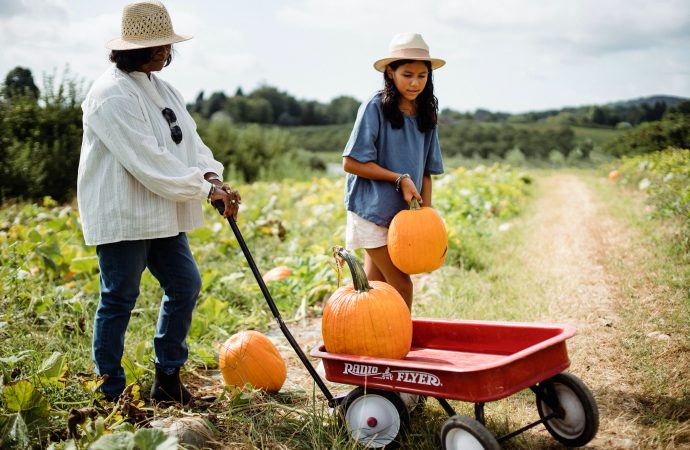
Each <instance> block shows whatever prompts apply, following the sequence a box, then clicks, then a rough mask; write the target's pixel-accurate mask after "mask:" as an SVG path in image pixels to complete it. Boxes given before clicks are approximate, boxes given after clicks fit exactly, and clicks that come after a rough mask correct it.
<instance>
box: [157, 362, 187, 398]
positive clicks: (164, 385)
mask: <svg viewBox="0 0 690 450" xmlns="http://www.w3.org/2000/svg"><path fill="white" fill-rule="evenodd" d="M191 399H192V393H191V392H189V391H188V390H187V388H186V387H185V385H184V384H182V381H180V369H179V368H177V369H175V372H173V373H172V374H170V375H167V374H166V373H165V372H163V371H162V370H161V369H159V368H158V367H156V377H155V378H154V380H153V386H151V400H155V401H157V402H177V403H181V404H183V405H186V404H187V403H189V402H190V400H191Z"/></svg>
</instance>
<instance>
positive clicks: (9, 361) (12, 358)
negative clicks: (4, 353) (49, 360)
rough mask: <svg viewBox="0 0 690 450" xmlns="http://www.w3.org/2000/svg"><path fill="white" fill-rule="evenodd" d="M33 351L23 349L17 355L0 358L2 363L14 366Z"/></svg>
mask: <svg viewBox="0 0 690 450" xmlns="http://www.w3.org/2000/svg"><path fill="white" fill-rule="evenodd" d="M33 352H34V350H22V351H21V352H19V353H17V354H16V355H12V356H8V357H7V358H0V363H3V364H8V365H10V366H14V365H15V364H17V363H18V362H19V361H21V360H22V359H24V358H26V357H27V356H29V355H30V354H31V353H33Z"/></svg>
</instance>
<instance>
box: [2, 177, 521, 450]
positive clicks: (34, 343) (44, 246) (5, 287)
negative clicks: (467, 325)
mask: <svg viewBox="0 0 690 450" xmlns="http://www.w3.org/2000/svg"><path fill="white" fill-rule="evenodd" d="M527 181H529V178H528V177H526V176H525V175H524V174H521V173H520V172H517V171H515V170H512V169H510V168H507V167H505V166H499V165H495V166H491V167H480V168H476V169H473V170H466V169H458V170H456V171H453V172H450V173H448V174H446V175H443V176H441V177H438V178H437V179H436V181H435V187H434V192H435V193H434V206H435V207H436V208H437V209H438V210H439V211H440V212H441V214H442V215H443V217H444V219H445V220H446V223H447V226H448V230H449V237H450V239H451V248H450V254H449V258H448V264H453V265H458V266H462V267H465V268H467V269H473V270H482V265H483V264H484V260H483V256H482V252H483V251H484V249H483V248H482V245H483V244H484V243H485V241H486V239H487V238H488V236H489V233H490V232H489V229H491V228H492V227H491V223H492V222H493V221H501V222H502V221H506V220H509V219H510V218H511V217H513V216H514V215H515V214H517V213H518V212H519V211H520V208H521V205H522V204H523V201H524V199H525V197H526V195H527V192H528V186H527ZM237 188H238V189H239V191H240V192H241V194H242V199H243V206H242V209H241V211H240V215H239V220H238V224H239V227H240V229H241V230H242V233H243V235H244V237H245V239H246V241H247V243H248V245H249V247H250V248H251V250H252V254H253V256H254V259H255V261H256V264H257V266H258V268H259V270H260V271H261V272H262V273H265V272H266V271H268V270H269V269H270V268H272V267H274V266H278V265H285V266H288V267H290V268H291V269H292V272H293V273H292V275H291V276H289V277H287V278H285V279H282V280H279V281H272V282H270V283H269V289H270V292H271V295H272V297H273V298H274V300H275V301H276V303H277V305H278V308H279V309H280V311H281V313H282V315H283V317H284V318H286V319H288V320H289V319H291V318H300V317H304V316H319V315H320V312H321V309H322V305H323V302H324V301H325V300H326V299H327V298H328V297H329V296H330V294H331V293H332V292H334V291H335V289H336V286H337V272H336V270H335V268H334V267H333V258H332V254H331V248H332V246H333V245H338V244H342V243H343V242H342V241H343V235H344V228H345V211H344V208H343V207H342V196H343V190H344V177H339V178H338V179H327V178H321V179H312V180H310V181H304V182H302V181H299V182H297V181H283V182H257V183H253V184H251V185H240V186H237ZM205 213H206V224H207V227H205V228H202V229H199V230H195V231H193V232H190V233H188V237H189V242H190V246H191V247H192V249H193V251H194V255H195V258H196V260H197V262H198V265H199V269H200V272H201V277H202V280H203V290H202V292H201V295H200V298H199V301H198V304H197V308H196V310H195V313H194V318H193V322H192V328H191V331H190V335H189V339H188V341H189V348H190V361H189V363H188V364H187V366H186V367H187V368H195V367H200V368H213V367H216V365H217V351H216V349H217V346H218V345H219V343H221V342H223V341H224V340H225V339H227V338H228V337H229V336H230V335H232V334H233V333H235V332H237V331H239V330H246V329H257V330H262V331H265V330H267V329H268V327H269V326H270V324H271V323H272V322H273V319H272V317H271V314H270V312H269V310H268V308H267V307H266V305H265V301H264V299H263V296H262V294H261V292H260V290H259V288H258V286H257V283H256V281H255V280H254V278H253V276H252V274H251V272H250V271H249V269H248V267H247V263H246V261H245V259H244V256H243V254H242V252H241V250H240V248H239V246H238V244H237V241H236V239H235V237H234V236H233V234H232V232H231V231H230V229H229V226H228V224H227V223H226V222H225V221H224V219H223V218H222V217H221V216H219V215H218V213H217V212H216V211H215V210H213V209H212V208H211V207H210V206H207V207H206V209H205ZM494 228H495V227H494ZM98 278H99V277H98V265H97V260H96V258H95V252H94V248H93V247H86V246H85V245H84V244H83V237H82V234H81V229H80V225H79V216H78V213H77V211H76V210H75V209H73V208H72V207H71V206H61V205H58V204H56V202H54V201H53V200H51V199H45V200H44V202H43V204H42V205H36V204H16V205H7V206H6V207H4V208H3V209H2V210H0V279H1V280H2V283H0V339H1V340H2V342H3V345H2V346H0V363H1V364H0V368H1V369H2V377H1V380H2V382H0V386H3V385H4V386H5V390H4V397H2V399H3V400H2V401H0V436H2V437H1V439H4V440H5V441H4V442H3V444H2V445H3V448H5V447H8V448H13V447H19V448H25V447H27V446H28V447H30V446H33V447H35V448H39V447H45V446H46V444H47V441H46V439H47V436H49V435H51V434H53V435H56V434H57V435H60V430H64V427H65V421H64V418H65V416H66V415H67V414H68V413H69V411H70V410H71V408H74V407H86V406H89V404H90V403H91V402H92V401H93V400H94V398H95V397H96V396H97V395H98V394H95V393H94V392H95V390H96V388H97V387H98V378H96V377H95V376H94V375H93V374H91V372H92V370H93V363H92V362H91V360H90V348H91V343H90V340H91V334H92V328H91V327H92V320H93V313H94V310H95V308H96V304H97V302H98ZM342 282H347V280H342ZM160 295H161V293H160V288H159V287H158V283H157V282H156V280H155V279H154V278H153V277H152V276H151V275H150V274H148V273H145V275H144V277H143V280H142V286H141V294H140V297H139V299H138V301H137V308H136V309H135V311H134V314H133V315H132V318H131V321H130V326H129V329H128V334H127V340H126V342H127V347H126V349H125V356H124V357H123V366H124V367H125V371H126V374H127V380H128V382H130V381H135V380H137V381H139V382H140V383H141V384H142V385H146V384H148V383H150V372H151V368H152V366H153V351H152V345H151V332H152V326H153V325H152V324H154V323H155V321H156V316H157V315H158V308H159V304H160ZM149 386H150V384H149ZM7 396H9V398H11V399H12V400H11V401H7V400H6V398H7ZM261 404H262V405H266V404H268V405H275V407H276V408H283V406H281V405H280V404H279V403H275V399H274V400H271V401H268V402H267V401H262V402H261ZM46 407H48V408H49V409H46ZM242 407H245V406H242ZM271 407H272V406H271ZM252 414H254V413H252ZM310 414H312V413H311V412H308V411H307V412H305V413H304V414H301V415H294V416H293V417H294V418H293V419H291V420H292V421H293V422H294V423H293V422H290V427H292V428H290V427H289V428H290V430H293V431H291V432H294V431H295V430H302V429H303V426H304V420H306V421H309V420H317V417H312V416H311V415H310ZM313 414H317V412H314V413H313ZM303 416H305V418H303ZM36 417H42V419H41V420H40V421H36V420H35V418H36ZM228 420H233V421H235V420H238V421H242V420H247V421H249V423H251V420H252V419H246V418H244V417H242V416H240V417H238V416H237V415H235V414H234V413H233V415H232V419H228ZM118 422H119V420H118V419H116V418H111V419H109V420H105V419H104V418H103V417H100V416H99V417H98V418H97V419H95V420H93V421H87V423H86V424H85V425H84V426H83V427H82V428H81V430H82V433H83V435H82V437H81V438H79V439H77V440H71V441H63V442H61V443H59V444H56V445H55V446H54V447H53V448H55V449H56V450H57V449H67V448H75V449H76V448H86V447H87V446H88V445H91V444H94V443H96V442H98V443H99V444H98V446H100V445H105V446H106V447H103V448H108V447H107V445H111V444H113V440H115V441H116V443H118V444H122V445H124V446H125V447H126V448H129V447H128V446H129V445H130V444H131V443H132V442H133V440H134V439H135V438H136V436H137V435H138V434H137V433H139V431H137V430H135V429H125V430H122V429H121V428H119V426H118V427H117V430H119V432H115V433H113V434H112V435H108V434H106V431H107V430H110V431H117V430H114V428H115V424H117V423H118ZM317 422H318V423H321V422H322V421H321V420H317ZM39 423H40V425H39ZM286 426H287V425H286ZM299 433H302V431H299V432H298V434H299ZM106 436H113V437H106ZM142 436H143V435H142ZM252 436H253V434H252ZM101 439H102V440H101ZM314 439H317V440H318V442H319V444H318V445H317V446H318V447H319V448H328V447H331V446H332V445H334V444H333V442H331V441H330V440H331V439H342V436H340V435H338V437H336V438H333V437H331V436H330V435H325V434H324V435H319V436H318V437H316V436H315V437H314ZM339 442H340V441H339ZM27 443H28V444H27ZM25 444H26V445H25ZM94 445H95V444H94ZM136 445H137V446H139V444H136ZM98 446H95V447H94V446H92V447H90V448H98ZM142 448H144V447H142ZM147 448H148V447H147Z"/></svg>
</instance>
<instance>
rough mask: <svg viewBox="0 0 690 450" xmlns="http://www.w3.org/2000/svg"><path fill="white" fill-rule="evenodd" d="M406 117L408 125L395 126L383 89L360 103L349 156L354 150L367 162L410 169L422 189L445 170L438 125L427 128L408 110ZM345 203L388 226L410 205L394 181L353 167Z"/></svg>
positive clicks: (400, 170)
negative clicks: (427, 178)
mask: <svg viewBox="0 0 690 450" xmlns="http://www.w3.org/2000/svg"><path fill="white" fill-rule="evenodd" d="M403 117H404V124H403V127H402V128H399V129H397V130H396V129H393V126H392V125H391V123H390V122H389V121H388V120H386V118H385V117H384V116H383V110H382V109H381V94H380V93H377V94H376V95H374V96H373V97H372V98H371V99H370V100H369V101H367V102H364V103H362V105H361V106H360V107H359V111H358V112H357V119H356V120H355V125H354V127H353V129H352V134H351V135H350V139H349V140H348V142H347V145H346V146H345V150H344V151H343V157H345V156H349V157H350V158H353V159H355V160H357V161H359V162H362V163H366V162H370V161H373V162H375V163H376V164H378V165H380V166H381V167H384V168H386V169H388V170H391V171H393V172H397V173H401V174H403V173H408V174H410V178H411V179H412V181H413V182H414V184H415V186H416V187H417V190H419V191H421V189H422V179H423V177H424V175H429V174H434V175H437V174H441V173H443V160H442V158H441V147H440V146H439V144H438V128H437V127H434V129H432V130H429V131H426V132H424V133H422V132H421V131H419V128H417V118H416V117H415V116H408V115H406V114H403ZM345 208H346V209H347V210H348V211H352V212H354V213H355V214H357V215H358V216H360V217H363V218H364V219H366V220H369V221H371V222H374V223H375V224H377V225H381V226H384V227H387V226H388V225H389V224H390V222H391V220H393V217H394V216H395V215H396V214H397V213H398V212H399V211H401V210H403V209H407V208H409V206H408V205H407V203H405V199H404V198H403V196H402V193H400V192H397V191H396V190H395V185H394V184H393V183H391V182H388V181H376V180H370V179H368V178H362V177H359V176H357V175H353V174H351V173H348V174H347V182H346V185H345Z"/></svg>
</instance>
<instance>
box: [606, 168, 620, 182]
mask: <svg viewBox="0 0 690 450" xmlns="http://www.w3.org/2000/svg"><path fill="white" fill-rule="evenodd" d="M620 176H621V173H620V172H619V171H617V170H615V169H614V170H612V171H611V172H609V180H611V181H616V180H617V179H618V177H620Z"/></svg>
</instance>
